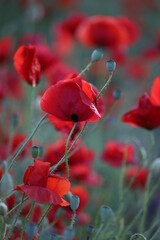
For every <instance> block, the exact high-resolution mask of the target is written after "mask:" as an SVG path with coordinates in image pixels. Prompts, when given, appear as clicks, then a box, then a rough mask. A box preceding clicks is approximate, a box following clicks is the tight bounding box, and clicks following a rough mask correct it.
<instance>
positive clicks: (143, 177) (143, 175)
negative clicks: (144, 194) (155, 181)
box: [125, 166, 149, 189]
mask: <svg viewBox="0 0 160 240" xmlns="http://www.w3.org/2000/svg"><path fill="white" fill-rule="evenodd" d="M148 175H149V169H148V168H141V169H140V170H138V167H137V166H136V167H132V168H130V169H128V170H127V171H126V174H125V179H126V183H127V185H129V184H130V182H131V181H132V179H133V178H134V177H135V176H136V177H135V179H134V181H133V183H132V185H131V189H135V188H142V189H144V188H145V185H146V182H147V178H148Z"/></svg>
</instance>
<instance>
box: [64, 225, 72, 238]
mask: <svg viewBox="0 0 160 240" xmlns="http://www.w3.org/2000/svg"><path fill="white" fill-rule="evenodd" d="M72 237H73V230H72V228H71V227H67V228H66V229H65V230H64V240H72Z"/></svg>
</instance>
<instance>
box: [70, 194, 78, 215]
mask: <svg viewBox="0 0 160 240" xmlns="http://www.w3.org/2000/svg"><path fill="white" fill-rule="evenodd" d="M70 207H71V209H72V211H73V212H75V211H76V210H77V208H78V207H79V197H78V196H76V195H74V196H72V197H71V200H70Z"/></svg>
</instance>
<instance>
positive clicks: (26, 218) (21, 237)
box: [20, 201, 35, 240]
mask: <svg viewBox="0 0 160 240" xmlns="http://www.w3.org/2000/svg"><path fill="white" fill-rule="evenodd" d="M34 205H35V201H33V202H32V205H31V208H30V210H29V213H28V214H27V216H26V217H25V219H24V223H23V226H22V231H21V236H20V240H22V239H23V233H24V230H25V226H26V223H27V221H28V218H29V216H30V215H31V213H32V211H33V208H34Z"/></svg>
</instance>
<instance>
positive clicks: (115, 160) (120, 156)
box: [101, 141, 135, 168]
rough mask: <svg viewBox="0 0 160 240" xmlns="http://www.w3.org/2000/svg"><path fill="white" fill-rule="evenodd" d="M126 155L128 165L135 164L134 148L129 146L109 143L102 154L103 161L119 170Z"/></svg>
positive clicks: (113, 142)
mask: <svg viewBox="0 0 160 240" xmlns="http://www.w3.org/2000/svg"><path fill="white" fill-rule="evenodd" d="M125 154H126V164H129V163H133V162H135V158H134V154H135V151H134V147H133V146H132V145H129V144H124V143H119V142H115V141H109V142H107V143H106V145H105V149H104V152H103V153H102V156H101V158H102V160H103V161H104V162H106V163H108V164H109V165H110V166H111V167H114V168H119V167H121V166H122V165H123V160H124V156H125Z"/></svg>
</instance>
